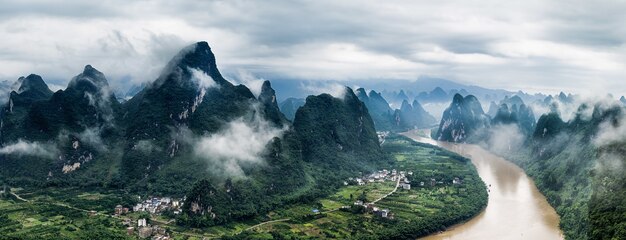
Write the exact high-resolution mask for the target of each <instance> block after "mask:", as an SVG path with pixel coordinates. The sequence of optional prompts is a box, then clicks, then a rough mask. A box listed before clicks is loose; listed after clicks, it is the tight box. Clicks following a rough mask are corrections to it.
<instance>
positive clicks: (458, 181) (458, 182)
mask: <svg viewBox="0 0 626 240" xmlns="http://www.w3.org/2000/svg"><path fill="white" fill-rule="evenodd" d="M452 184H455V185H458V184H461V179H459V178H458V177H455V178H454V179H453V180H452Z"/></svg>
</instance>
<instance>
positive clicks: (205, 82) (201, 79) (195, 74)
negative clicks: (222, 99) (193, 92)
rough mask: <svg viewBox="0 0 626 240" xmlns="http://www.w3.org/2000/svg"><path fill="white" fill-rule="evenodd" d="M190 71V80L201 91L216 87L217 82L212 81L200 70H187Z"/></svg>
mask: <svg viewBox="0 0 626 240" xmlns="http://www.w3.org/2000/svg"><path fill="white" fill-rule="evenodd" d="M189 71H191V75H192V76H191V80H192V81H194V82H195V83H196V84H198V87H199V88H201V89H207V88H212V87H218V85H217V82H215V80H213V78H212V77H211V76H209V75H207V74H206V73H204V72H203V71H202V70H198V69H195V68H189Z"/></svg>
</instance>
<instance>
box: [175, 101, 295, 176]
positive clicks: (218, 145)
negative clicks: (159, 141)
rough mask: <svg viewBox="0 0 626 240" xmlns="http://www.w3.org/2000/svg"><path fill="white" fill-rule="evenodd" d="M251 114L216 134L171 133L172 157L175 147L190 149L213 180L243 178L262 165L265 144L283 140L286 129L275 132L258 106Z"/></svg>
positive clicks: (232, 122)
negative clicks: (204, 163)
mask: <svg viewBox="0 0 626 240" xmlns="http://www.w3.org/2000/svg"><path fill="white" fill-rule="evenodd" d="M249 113H250V114H248V115H246V116H243V117H240V118H237V119H235V120H233V121H231V122H229V123H227V124H226V125H225V126H224V127H223V128H222V129H221V130H219V131H218V132H216V133H212V134H208V135H203V136H196V135H194V134H193V133H192V131H191V130H189V129H188V128H187V127H184V126H183V127H179V128H176V129H173V131H172V138H173V141H172V144H171V146H170V150H168V151H172V152H171V154H170V155H171V156H173V155H174V154H175V152H176V149H178V143H184V144H187V145H189V146H191V148H192V153H193V155H194V156H195V157H196V158H198V159H200V160H202V161H206V162H207V163H208V167H209V168H208V171H209V172H211V173H212V174H214V175H216V176H223V177H234V178H245V177H246V176H245V172H244V169H245V168H247V167H253V166H261V165H263V164H265V161H264V160H263V155H264V153H265V150H266V146H267V144H268V143H269V142H270V141H271V140H272V139H274V138H275V137H282V135H283V133H284V131H286V130H287V127H285V128H276V127H273V125H272V124H271V123H270V122H269V121H266V120H265V119H263V118H262V116H261V114H259V113H260V111H259V106H258V104H254V105H253V107H252V108H251V110H250V112H249Z"/></svg>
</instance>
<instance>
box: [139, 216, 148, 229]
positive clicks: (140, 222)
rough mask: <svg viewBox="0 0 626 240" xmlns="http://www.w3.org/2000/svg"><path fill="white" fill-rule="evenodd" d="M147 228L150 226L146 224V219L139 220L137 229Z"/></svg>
mask: <svg viewBox="0 0 626 240" xmlns="http://www.w3.org/2000/svg"><path fill="white" fill-rule="evenodd" d="M145 226H148V224H146V219H145V218H142V219H139V220H137V227H145Z"/></svg>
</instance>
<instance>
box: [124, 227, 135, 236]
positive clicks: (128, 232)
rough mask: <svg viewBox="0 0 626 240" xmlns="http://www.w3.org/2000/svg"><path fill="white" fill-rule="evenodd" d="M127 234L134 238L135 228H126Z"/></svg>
mask: <svg viewBox="0 0 626 240" xmlns="http://www.w3.org/2000/svg"><path fill="white" fill-rule="evenodd" d="M126 234H128V236H132V235H133V234H135V228H134V227H127V228H126Z"/></svg>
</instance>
